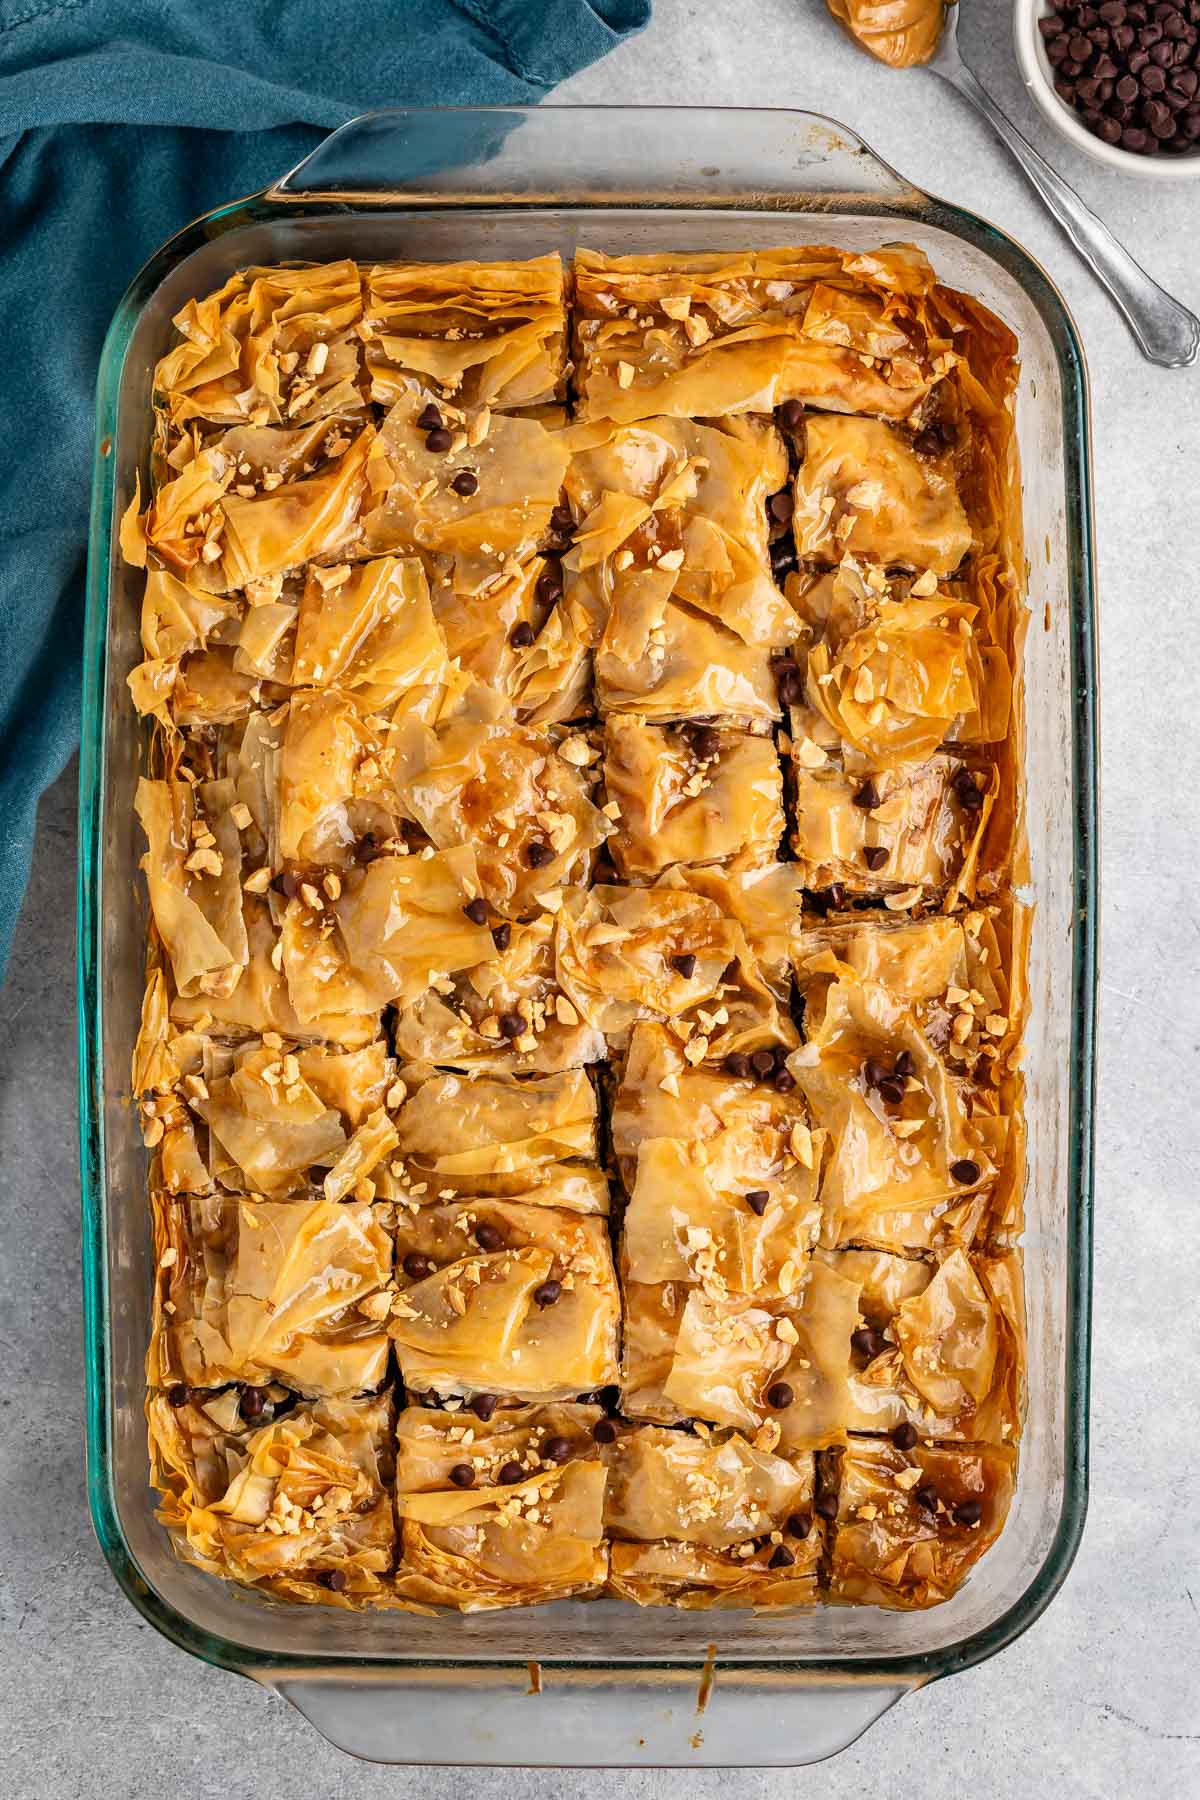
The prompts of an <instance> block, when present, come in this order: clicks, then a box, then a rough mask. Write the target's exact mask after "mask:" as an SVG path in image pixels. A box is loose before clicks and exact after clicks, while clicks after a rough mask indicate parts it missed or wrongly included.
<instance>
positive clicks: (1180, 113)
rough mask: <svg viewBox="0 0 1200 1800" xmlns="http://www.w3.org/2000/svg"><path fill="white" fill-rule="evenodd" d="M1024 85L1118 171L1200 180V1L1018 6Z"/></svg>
mask: <svg viewBox="0 0 1200 1800" xmlns="http://www.w3.org/2000/svg"><path fill="white" fill-rule="evenodd" d="M1014 33H1015V37H1016V47H1017V60H1018V62H1019V63H1020V66H1021V74H1022V77H1023V79H1024V81H1025V85H1026V87H1027V88H1028V89H1029V92H1030V93H1031V94H1032V96H1033V98H1034V100H1035V101H1036V102H1037V104H1038V106H1039V107H1040V108H1041V110H1042V111H1043V112H1044V113H1045V115H1046V117H1047V118H1048V119H1049V120H1050V122H1051V124H1052V125H1055V126H1057V127H1058V129H1059V131H1061V132H1062V134H1063V135H1064V137H1067V138H1069V139H1070V140H1071V142H1072V143H1074V144H1076V145H1078V147H1079V148H1080V149H1081V150H1086V151H1087V152H1088V153H1089V155H1091V156H1094V157H1096V158H1097V159H1098V160H1099V161H1100V162H1104V163H1108V164H1109V165H1110V167H1112V168H1118V169H1125V170H1126V171H1130V172H1132V173H1134V174H1138V175H1150V176H1154V177H1159V176H1173V177H1175V178H1179V177H1187V176H1194V175H1200V0H1099V4H1097V5H1091V4H1090V3H1089V0H1017V4H1016V10H1015V14H1014Z"/></svg>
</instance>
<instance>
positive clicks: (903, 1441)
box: [892, 1419, 917, 1450]
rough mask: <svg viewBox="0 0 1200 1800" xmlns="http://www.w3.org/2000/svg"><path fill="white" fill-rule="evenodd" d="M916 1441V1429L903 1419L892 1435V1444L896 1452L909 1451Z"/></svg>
mask: <svg viewBox="0 0 1200 1800" xmlns="http://www.w3.org/2000/svg"><path fill="white" fill-rule="evenodd" d="M916 1441H917V1428H916V1426H915V1425H912V1424H910V1423H909V1421H908V1420H907V1419H905V1421H904V1423H903V1425H897V1427H896V1429H895V1431H893V1433H892V1442H893V1444H895V1446H896V1448H897V1450H911V1449H912V1447H913V1445H914V1444H915V1443H916Z"/></svg>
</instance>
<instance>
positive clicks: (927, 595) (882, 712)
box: [787, 557, 1012, 767]
mask: <svg viewBox="0 0 1200 1800" xmlns="http://www.w3.org/2000/svg"><path fill="white" fill-rule="evenodd" d="M976 585H977V587H978V598H977V599H976V598H974V597H972V598H968V597H967V595H968V593H972V594H973V593H974V591H975V589H974V588H968V587H967V586H966V585H965V584H962V583H954V584H951V585H949V586H947V585H945V584H943V585H941V586H939V585H938V584H937V583H936V582H935V581H934V580H932V579H931V578H930V576H929V575H928V574H925V575H923V576H922V577H920V578H918V579H916V580H915V581H914V579H913V578H911V577H907V576H902V575H897V574H895V573H893V574H892V575H890V576H889V575H888V573H887V572H886V571H885V570H884V569H882V568H880V567H879V565H878V564H872V563H860V562H858V561H857V560H856V559H855V558H854V557H846V558H844V559H843V561H842V562H841V563H839V565H838V567H837V568H836V569H835V570H833V571H832V572H829V573H824V574H817V573H807V574H805V575H803V576H801V575H791V576H789V577H788V580H787V593H788V597H789V598H790V600H791V602H792V604H793V606H794V607H795V608H796V611H797V613H798V614H799V616H800V618H801V619H802V621H803V623H804V627H805V630H804V634H803V639H802V644H803V648H801V647H800V646H797V649H796V651H795V652H794V656H795V660H796V662H797V663H799V664H801V666H802V669H803V674H804V699H803V701H802V702H801V703H800V704H798V705H797V706H795V707H794V708H793V710H792V725H793V729H794V730H795V731H796V734H797V735H798V736H801V735H803V736H805V737H809V738H812V739H813V740H814V741H815V743H816V745H817V746H818V747H819V748H824V749H826V750H827V751H828V750H829V749H831V748H832V747H834V746H835V745H837V744H839V743H840V744H841V745H842V746H843V749H844V750H845V749H850V750H853V751H856V752H859V753H861V755H862V756H864V757H867V758H869V759H872V761H873V762H875V763H876V764H877V765H878V766H880V767H887V766H889V765H898V764H901V763H904V762H907V761H910V760H912V761H920V760H921V759H922V758H924V757H926V756H928V755H930V754H932V752H934V751H935V750H937V749H938V748H939V747H940V746H941V745H942V744H943V743H945V742H950V741H952V742H954V743H955V744H987V743H998V742H1000V741H1002V740H1003V738H1004V737H1005V735H1006V733H1007V731H1008V728H1009V722H1010V705H1011V687H1012V683H1011V675H1010V672H1009V665H1008V658H1007V654H1006V652H1005V650H1004V648H1003V647H1002V645H1000V644H997V643H996V642H995V641H994V638H993V633H994V632H995V630H996V629H997V628H998V627H999V628H1000V629H1001V630H1003V623H1002V620H1001V619H1000V618H999V617H998V608H997V607H996V606H995V604H992V605H989V604H988V600H989V599H990V598H991V596H990V595H989V594H988V593H987V592H986V590H985V589H984V588H983V586H982V585H981V584H976ZM914 588H920V589H921V590H922V592H920V593H917V592H914ZM981 602H982V604H981ZM810 754H811V752H810ZM813 760H814V762H815V761H816V759H815V758H814V759H813ZM816 766H817V767H820V766H821V765H820V763H819V762H817V763H816Z"/></svg>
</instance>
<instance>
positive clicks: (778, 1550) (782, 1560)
mask: <svg viewBox="0 0 1200 1800" xmlns="http://www.w3.org/2000/svg"><path fill="white" fill-rule="evenodd" d="M795 1560H796V1558H795V1556H794V1554H793V1553H792V1551H790V1550H789V1549H788V1547H787V1545H786V1544H776V1546H775V1549H774V1552H773V1554H772V1556H771V1560H770V1562H769V1563H768V1564H767V1567H768V1568H769V1569H790V1568H791V1566H792V1564H793V1563H794V1562H795Z"/></svg>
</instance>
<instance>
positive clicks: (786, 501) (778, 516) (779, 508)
mask: <svg viewBox="0 0 1200 1800" xmlns="http://www.w3.org/2000/svg"><path fill="white" fill-rule="evenodd" d="M795 507H796V503H795V501H794V500H793V499H792V496H791V494H790V493H789V492H788V490H787V489H786V488H784V489H783V491H782V492H781V493H778V494H772V495H771V498H770V499H769V500H768V501H767V511H768V512H769V513H770V515H771V517H772V518H773V519H774V520H776V521H777V523H778V524H780V525H786V524H787V522H788V520H789V519H790V518H791V516H792V514H793V512H794V511H795Z"/></svg>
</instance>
